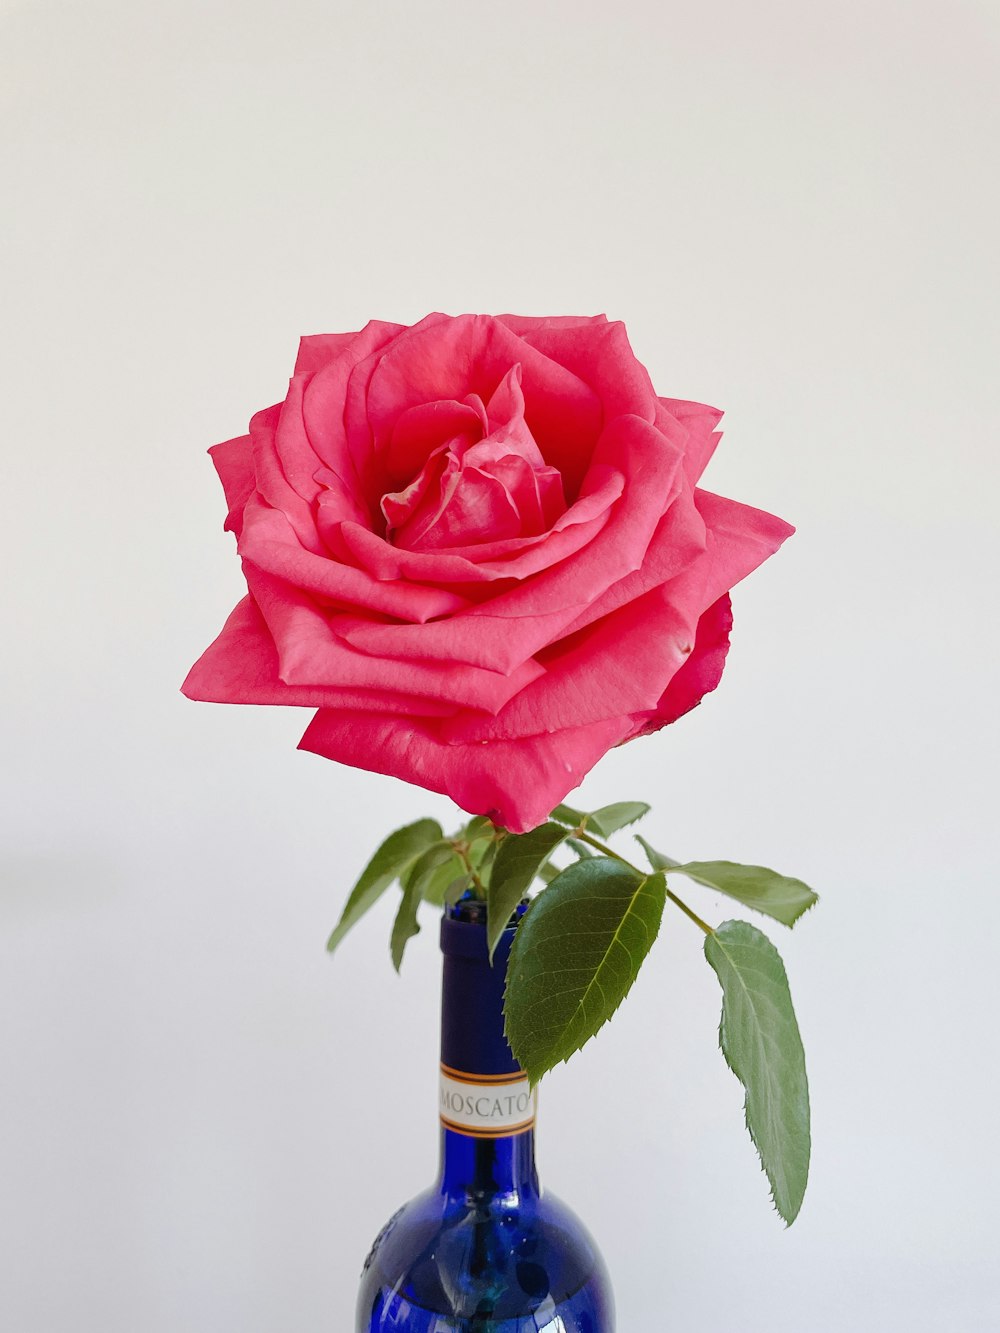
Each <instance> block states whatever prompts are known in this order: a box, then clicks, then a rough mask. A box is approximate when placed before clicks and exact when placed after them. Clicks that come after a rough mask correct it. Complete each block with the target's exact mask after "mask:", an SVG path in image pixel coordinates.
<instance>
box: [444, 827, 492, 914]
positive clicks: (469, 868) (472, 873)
mask: <svg viewBox="0 0 1000 1333" xmlns="http://www.w3.org/2000/svg"><path fill="white" fill-rule="evenodd" d="M451 845H452V846H453V847H454V849H455V855H456V856H457V857H458V859H459V860H460V861H461V862H462V864H463V865H464V866H465V871H466V874H467V875H468V876H469V878H470V879H471V880H472V882H473V884H474V885H475V886H476V888H477V889H478V890H479V897H480V898H481V899H482V900H483V902H485V901H486V886H485V885H484V884H483V881H482V880H481V879H480V878H479V876H478V875H477V874H476V869H475V866H474V865H473V864H472V858H471V857H470V856H469V844H468V843H467V842H464V841H462V842H453V843H452V844H451Z"/></svg>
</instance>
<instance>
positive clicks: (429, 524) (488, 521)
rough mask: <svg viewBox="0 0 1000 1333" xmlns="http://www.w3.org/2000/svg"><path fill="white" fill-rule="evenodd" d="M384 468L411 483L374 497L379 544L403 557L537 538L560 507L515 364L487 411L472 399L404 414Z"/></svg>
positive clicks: (559, 489) (559, 486)
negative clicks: (381, 526) (382, 540)
mask: <svg viewBox="0 0 1000 1333" xmlns="http://www.w3.org/2000/svg"><path fill="white" fill-rule="evenodd" d="M387 464H388V473H389V475H390V476H391V477H393V478H397V477H398V478H407V477H408V478H409V480H408V481H406V482H405V484H402V485H399V486H398V488H397V489H395V490H389V491H386V492H385V493H384V494H383V496H382V498H381V501H380V507H381V510H382V515H383V517H384V519H385V525H386V529H385V532H386V538H387V540H388V541H390V542H392V543H393V544H394V545H395V546H398V547H402V548H404V549H406V550H410V551H435V550H442V549H447V548H453V547H463V546H472V545H477V544H480V543H483V542H487V541H488V542H496V541H497V540H501V541H503V540H507V539H511V538H518V537H535V536H538V535H539V534H541V533H543V532H547V531H548V530H549V528H551V526H552V524H553V523H554V522H555V520H556V519H557V518H558V517H559V515H560V514H562V513H563V512H564V511H565V508H566V501H565V495H564V493H563V483H562V476H561V475H560V473H559V471H558V469H557V468H554V467H551V466H550V465H549V464H547V463H546V461H545V459H544V458H543V456H542V453H541V451H540V449H539V448H538V445H537V444H536V442H535V440H534V437H533V436H532V434H531V431H530V429H529V427H528V424H527V422H526V421H525V418H524V396H523V394H522V392H521V368H520V366H519V365H515V366H513V367H511V369H510V370H509V371H508V373H507V374H506V376H505V377H504V379H503V380H502V381H501V382H500V384H499V385H498V386H497V388H496V390H495V391H494V392H493V394H492V395H491V397H490V399H489V401H488V402H486V403H484V402H483V399H482V398H481V397H480V396H479V395H478V394H476V393H470V394H468V395H467V396H466V397H465V398H464V399H463V400H462V401H461V402H459V401H458V400H456V399H448V400H440V401H438V402H434V403H426V404H422V405H421V406H419V407H413V408H410V409H409V410H408V411H406V412H404V413H403V414H402V415H401V416H400V418H399V420H398V421H397V422H396V425H395V427H394V429H393V433H392V439H391V442H390V446H389V452H388V459H387Z"/></svg>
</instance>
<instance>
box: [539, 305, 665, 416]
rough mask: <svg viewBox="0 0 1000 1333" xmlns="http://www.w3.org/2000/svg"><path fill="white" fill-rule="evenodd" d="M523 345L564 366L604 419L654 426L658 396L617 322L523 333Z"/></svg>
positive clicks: (623, 326)
mask: <svg viewBox="0 0 1000 1333" xmlns="http://www.w3.org/2000/svg"><path fill="white" fill-rule="evenodd" d="M523 337H524V341H525V342H526V343H528V344H529V345H530V346H532V347H535V348H537V349H538V350H539V351H540V352H543V353H544V354H545V356H546V357H548V358H550V359H551V360H552V361H555V362H557V363H558V364H559V365H560V366H564V367H565V368H566V369H567V370H568V371H571V372H572V373H573V375H574V376H577V377H578V378H579V379H580V380H582V381H583V383H584V384H587V385H589V386H590V388H591V389H592V390H593V391H594V392H595V393H596V394H597V396H598V398H599V399H600V402H601V405H602V408H603V412H604V419H605V420H606V421H607V420H610V418H611V417H613V416H618V415H621V414H624V413H628V414H630V415H633V416H638V417H642V418H643V420H645V421H649V422H652V421H654V420H655V419H656V393H655V391H654V389H653V385H652V382H651V380H650V378H649V373H648V371H647V370H646V368H645V366H643V365H642V364H641V363H640V362H639V361H637V360H636V356H635V353H634V352H633V351H632V347H631V344H630V343H629V340H628V334H627V333H626V332H625V325H624V324H622V323H621V322H620V321H617V320H615V321H613V322H611V323H602V322H595V323H592V324H586V325H569V326H565V325H563V326H558V325H557V326H552V325H549V326H548V327H545V328H538V329H530V330H526V331H525V333H524V335H523Z"/></svg>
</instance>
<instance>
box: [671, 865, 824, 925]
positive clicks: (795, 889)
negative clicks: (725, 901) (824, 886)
mask: <svg viewBox="0 0 1000 1333" xmlns="http://www.w3.org/2000/svg"><path fill="white" fill-rule="evenodd" d="M675 870H676V873H677V874H678V875H687V877H688V879H693V880H696V881H697V882H698V883H699V884H706V885H707V886H708V887H709V888H710V889H717V890H718V891H719V893H724V894H725V895H726V897H727V898H735V899H736V901H737V902H740V903H742V904H743V905H744V907H752V908H753V909H754V911H755V912H762V913H763V914H764V915H765V916H770V917H773V918H774V920H775V921H780V922H781V924H782V925H783V926H794V925H795V923H796V921H798V919H799V917H800V916H802V915H803V914H804V913H805V912H808V911H809V909H810V907H812V906H813V905H814V904H815V903H818V902H819V896H818V895H817V894H815V893H813V891H812V889H811V888H810V887H809V885H808V884H803V883H802V881H801V880H800V879H791V878H790V877H789V876H788V875H779V874H778V872H777V871H776V870H768V868H767V867H766V866H741V865H736V864H735V863H734V862H733V861H685V862H684V863H683V864H682V865H679V866H677V867H675Z"/></svg>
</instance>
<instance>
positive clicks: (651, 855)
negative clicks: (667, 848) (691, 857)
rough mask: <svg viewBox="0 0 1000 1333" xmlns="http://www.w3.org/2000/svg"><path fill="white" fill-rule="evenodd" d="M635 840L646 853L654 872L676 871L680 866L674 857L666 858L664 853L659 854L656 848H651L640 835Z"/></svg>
mask: <svg viewBox="0 0 1000 1333" xmlns="http://www.w3.org/2000/svg"><path fill="white" fill-rule="evenodd" d="M635 840H636V842H637V843H638V844H639V845H640V847H641V848H642V850H643V851H644V852H645V853H646V859H647V860H648V861H649V864H650V865H651V866H652V867H653V869H654V870H676V869H677V867H678V866H679V865H680V861H675V860H674V858H673V857H672V856H665V855H664V854H663V852H658V851H657V850H656V848H655V847H650V845H649V843H648V842H647V841H646V839H645V838H644V837H643V836H642V835H641V834H640V833H637V834H636V835H635Z"/></svg>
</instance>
